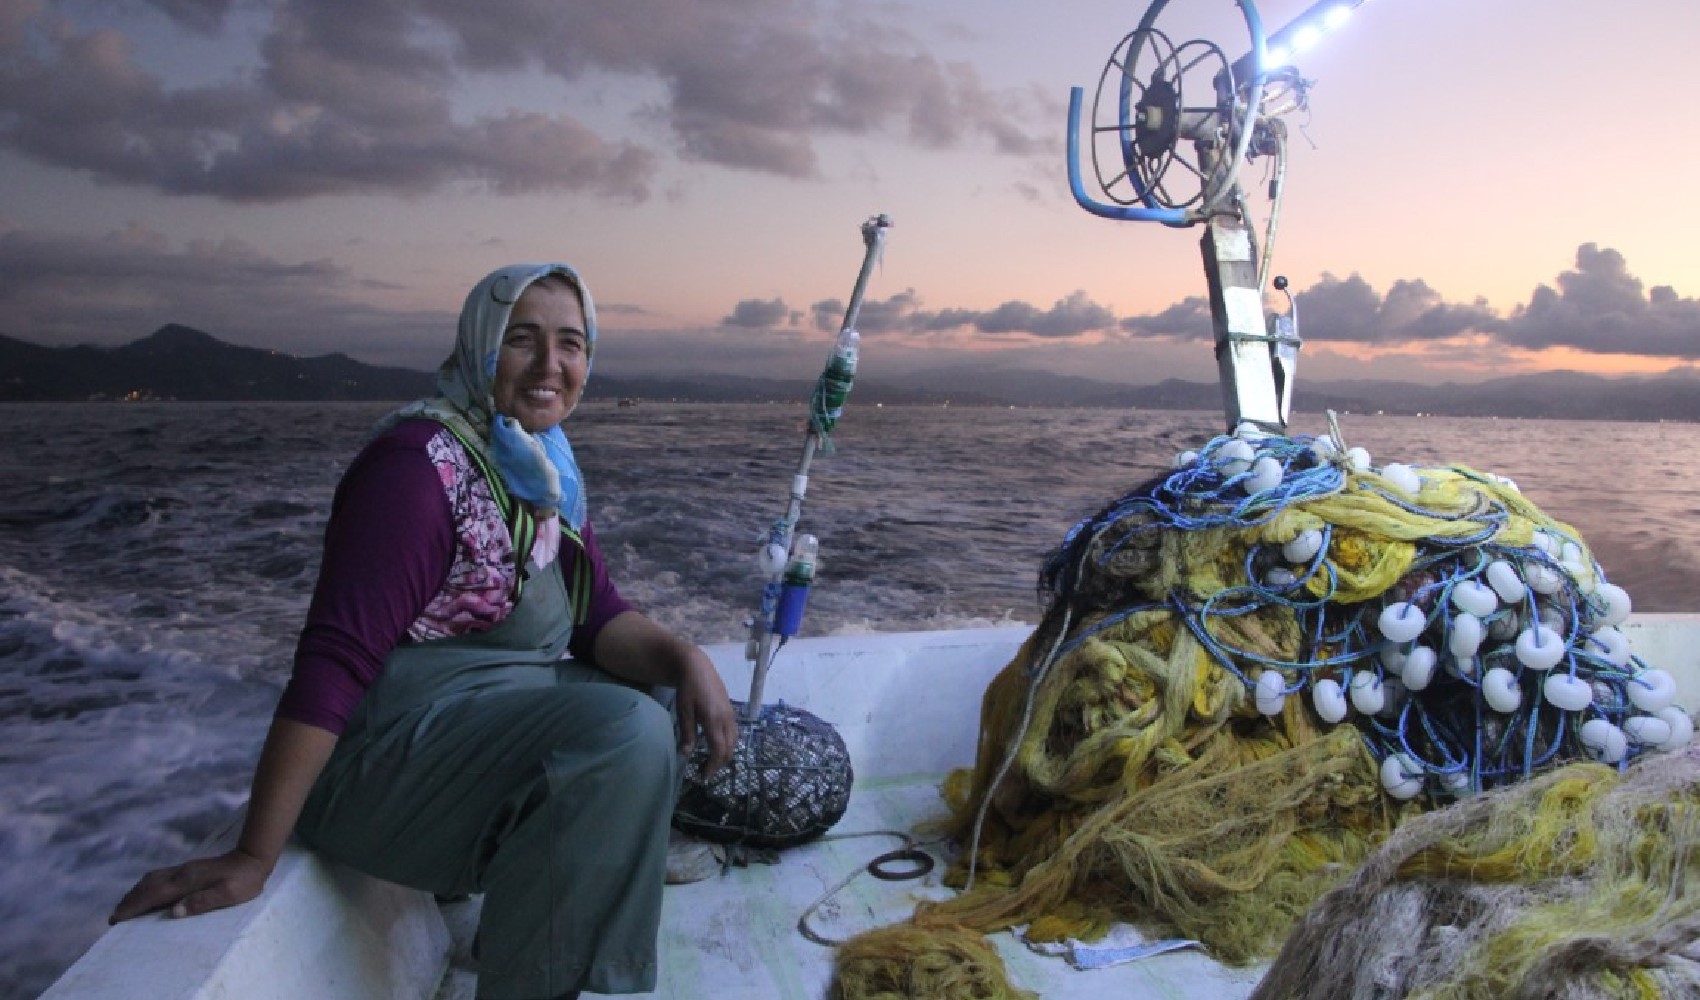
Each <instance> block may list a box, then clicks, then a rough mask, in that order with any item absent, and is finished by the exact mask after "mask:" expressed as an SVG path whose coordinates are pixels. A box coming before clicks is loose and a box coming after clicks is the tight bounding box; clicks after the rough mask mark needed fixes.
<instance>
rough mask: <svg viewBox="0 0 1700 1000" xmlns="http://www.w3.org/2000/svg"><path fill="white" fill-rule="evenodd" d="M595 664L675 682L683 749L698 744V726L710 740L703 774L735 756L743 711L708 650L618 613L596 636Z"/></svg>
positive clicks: (620, 673)
mask: <svg viewBox="0 0 1700 1000" xmlns="http://www.w3.org/2000/svg"><path fill="white" fill-rule="evenodd" d="M596 664H597V666H599V667H601V668H602V669H603V670H606V671H608V672H609V673H611V674H613V675H614V676H616V677H624V678H626V679H627V680H633V681H641V682H643V683H646V684H661V685H668V686H671V687H672V688H673V689H674V690H675V691H676V697H675V700H674V709H675V711H677V712H678V717H679V749H680V750H681V751H684V752H685V753H687V754H688V753H690V751H692V750H694V749H695V748H696V742H697V728H698V727H699V726H700V727H701V728H702V735H703V738H704V739H706V740H707V741H708V759H707V760H705V761H704V762H703V767H702V776H703V777H705V778H706V777H708V776H709V775H711V774H713V773H714V772H716V771H718V770H720V769H721V768H722V767H724V766H725V765H726V762H727V761H729V760H731V759H732V749H733V748H734V747H736V746H737V745H738V713H737V712H736V711H735V710H734V709H733V708H732V700H731V699H730V698H728V697H727V695H726V684H725V682H724V681H722V680H721V679H720V673H719V671H717V670H715V669H714V662H713V661H712V660H710V659H709V658H708V654H707V653H705V652H703V651H702V648H701V647H699V646H697V645H696V644H695V643H692V642H687V641H685V640H684V639H681V638H679V637H678V636H676V635H674V634H673V633H672V632H669V631H667V630H666V629H664V628H662V627H661V626H660V625H657V624H656V623H655V622H653V621H651V620H650V619H649V618H647V617H645V616H644V615H642V614H640V613H638V612H636V611H622V612H621V613H620V614H618V615H615V616H614V618H613V619H612V620H610V621H609V622H608V624H606V625H604V626H602V631H601V632H599V633H597V635H596Z"/></svg>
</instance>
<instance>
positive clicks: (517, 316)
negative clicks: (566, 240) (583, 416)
mask: <svg viewBox="0 0 1700 1000" xmlns="http://www.w3.org/2000/svg"><path fill="white" fill-rule="evenodd" d="M588 346H589V345H588V338H587V337H586V336H585V331H584V306H582V305H581V304H580V303H579V299H578V293H577V292H575V291H573V290H572V289H571V288H568V287H566V286H564V285H561V284H558V283H555V282H547V283H544V282H539V283H537V284H534V285H532V286H531V287H529V288H527V289H526V290H525V292H524V293H523V294H521V295H520V297H519V301H518V302H517V303H515V304H514V310H513V313H512V314H511V315H510V316H509V317H508V328H507V329H506V330H505V331H503V333H502V348H501V351H500V353H499V354H498V355H497V357H496V381H495V384H494V385H493V386H492V390H491V394H492V395H493V396H494V397H495V402H496V411H497V412H498V413H501V414H502V415H504V416H508V417H512V418H513V419H515V420H517V421H519V425H520V426H521V427H524V428H525V429H526V430H528V431H530V432H532V433H533V434H536V433H537V432H539V431H545V430H548V429H549V428H550V427H552V426H554V425H555V424H558V423H560V422H561V421H563V420H565V419H567V414H569V413H571V412H573V407H575V406H577V405H578V400H579V396H580V394H582V393H583V392H584V377H585V373H586V370H587V368H588V366H589V360H590V359H589V354H588V351H587V347H588Z"/></svg>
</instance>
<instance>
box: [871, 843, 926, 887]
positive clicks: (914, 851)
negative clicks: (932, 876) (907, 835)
mask: <svg viewBox="0 0 1700 1000" xmlns="http://www.w3.org/2000/svg"><path fill="white" fill-rule="evenodd" d="M899 861H907V862H909V863H910V864H912V865H914V867H913V868H898V869H893V868H891V867H889V866H890V865H892V864H895V863H897V862H899ZM932 870H933V856H932V855H931V854H928V853H927V852H926V851H923V850H921V849H920V848H919V847H910V848H905V849H903V850H897V851H888V852H886V853H885V854H882V855H880V856H879V857H877V858H875V859H874V860H872V861H870V862H868V874H869V875H872V876H873V877H874V878H882V879H885V880H886V881H887V882H902V881H904V880H905V879H912V878H920V877H921V876H923V875H925V874H927V873H928V872H930V871H932Z"/></svg>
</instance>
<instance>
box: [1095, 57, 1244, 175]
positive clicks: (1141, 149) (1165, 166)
mask: <svg viewBox="0 0 1700 1000" xmlns="http://www.w3.org/2000/svg"><path fill="white" fill-rule="evenodd" d="M1147 67H1149V74H1147V73H1146V72H1144V70H1145V69H1146V68H1147ZM1112 76H1114V77H1115V78H1116V82H1115V85H1114V90H1115V98H1114V110H1113V113H1108V112H1110V109H1109V108H1108V107H1107V104H1108V103H1109V102H1107V101H1106V100H1105V98H1106V96H1107V92H1108V91H1109V90H1110V88H1111V77H1112ZM1232 80H1233V75H1232V70H1231V68H1230V64H1229V61H1228V57H1227V54H1226V53H1224V52H1223V51H1222V48H1221V47H1220V46H1218V45H1216V44H1215V43H1214V42H1210V41H1206V40H1205V39H1201V38H1195V39H1192V40H1191V41H1187V42H1182V43H1181V44H1180V45H1176V44H1175V43H1174V42H1173V41H1172V40H1170V38H1169V36H1168V35H1167V34H1165V33H1163V32H1161V31H1158V30H1157V29H1155V28H1152V29H1148V30H1145V31H1138V30H1136V31H1132V32H1129V33H1128V35H1127V36H1126V37H1124V38H1123V39H1122V40H1121V42H1120V43H1118V44H1117V46H1116V49H1115V51H1114V52H1113V53H1112V54H1111V56H1110V59H1109V61H1108V62H1106V63H1105V64H1104V71H1103V73H1102V74H1100V76H1099V79H1098V90H1097V93H1096V94H1095V96H1094V98H1093V102H1092V167H1093V171H1094V173H1095V174H1096V175H1097V179H1098V185H1099V187H1100V188H1101V189H1102V190H1103V192H1104V195H1105V196H1106V197H1108V198H1109V199H1110V200H1111V201H1113V202H1115V203H1116V204H1119V205H1145V206H1147V207H1161V208H1169V209H1187V208H1192V207H1193V206H1195V205H1196V206H1202V205H1208V204H1215V203H1217V202H1219V201H1220V200H1222V198H1223V195H1224V193H1225V192H1226V191H1227V190H1228V189H1229V188H1230V187H1231V186H1232V184H1233V181H1234V174H1235V170H1234V161H1233V159H1232V156H1231V155H1230V154H1225V153H1224V152H1223V150H1225V149H1227V150H1231V145H1230V139H1231V133H1232V131H1233V127H1232V125H1231V124H1230V122H1231V119H1232V114H1233V97H1232V95H1233V89H1232ZM1201 85H1202V86H1203V87H1204V88H1207V90H1208V93H1209V98H1210V103H1208V104H1203V103H1196V102H1195V103H1189V100H1188V99H1189V96H1191V95H1195V94H1197V93H1198V91H1199V89H1200V86H1201ZM1107 135H1109V136H1113V137H1114V140H1115V141H1114V143H1113V146H1112V150H1113V151H1112V154H1111V155H1112V156H1113V157H1114V160H1115V161H1119V162H1116V163H1115V164H1114V165H1115V167H1116V169H1115V172H1114V173H1113V174H1110V173H1108V172H1107V171H1106V170H1105V166H1104V159H1105V156H1104V152H1105V149H1104V147H1105V145H1106V143H1103V142H1100V141H1099V140H1100V139H1101V138H1102V137H1105V136H1107ZM1183 143H1187V144H1190V145H1191V147H1192V150H1193V153H1192V155H1191V156H1189V155H1188V154H1187V153H1186V151H1185V147H1183V145H1182V144H1183ZM1176 164H1179V165H1180V166H1181V167H1182V168H1184V172H1183V171H1174V175H1175V176H1174V177H1171V176H1170V173H1171V168H1173V167H1174V166H1175V165H1176Z"/></svg>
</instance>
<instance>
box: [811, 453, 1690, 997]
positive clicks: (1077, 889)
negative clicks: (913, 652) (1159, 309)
mask: <svg viewBox="0 0 1700 1000" xmlns="http://www.w3.org/2000/svg"><path fill="white" fill-rule="evenodd" d="M1041 583H1042V587H1043V588H1044V589H1045V590H1046V591H1047V592H1048V593H1049V595H1050V603H1049V607H1048V610H1047V612H1046V614H1045V617H1044V619H1043V620H1042V622H1041V624H1040V626H1039V627H1038V629H1036V630H1035V632H1034V634H1033V636H1032V637H1030V638H1029V640H1028V642H1027V644H1026V645H1025V646H1024V647H1023V648H1022V650H1021V651H1020V653H1019V654H1018V655H1017V656H1016V658H1015V659H1014V661H1013V662H1011V663H1010V664H1009V665H1008V666H1007V667H1006V668H1005V669H1004V670H1003V671H1002V672H1001V673H1000V674H999V675H998V677H997V678H996V679H995V680H994V681H993V682H992V684H991V685H990V686H989V687H988V689H987V691H986V693H985V695H984V697H983V699H982V704H981V733H980V745H979V752H978V755H977V759H976V763H975V766H974V768H973V769H972V770H969V771H962V772H958V773H956V774H953V775H952V776H951V778H950V779H949V781H947V783H946V788H945V793H946V798H947V799H948V800H949V802H950V804H951V807H952V810H953V828H952V832H953V834H954V835H955V837H956V839H957V841H958V842H959V843H960V844H962V845H963V846H964V851H963V852H962V855H961V857H960V858H959V860H958V862H957V863H956V865H955V866H954V867H953V868H952V870H951V873H950V876H949V878H947V881H950V882H951V883H952V884H955V885H957V886H959V887H963V888H965V889H966V890H967V891H965V892H964V893H962V894H961V895H959V896H957V897H956V898H955V899H952V900H949V901H946V902H942V903H936V904H927V905H924V906H923V907H921V908H920V909H919V910H918V911H917V913H916V915H915V917H914V919H913V922H912V927H913V930H914V931H915V932H916V933H925V932H926V931H928V930H929V929H931V928H944V927H959V928H968V929H972V930H977V931H982V932H990V931H994V930H1000V929H1004V928H1008V927H1011V926H1015V925H1018V924H1025V925H1027V931H1026V933H1027V936H1028V937H1029V939H1032V940H1061V939H1064V938H1069V937H1073V938H1079V939H1083V940H1090V939H1092V938H1093V937H1094V936H1097V935H1099V934H1101V933H1102V932H1103V931H1104V930H1105V929H1106V928H1108V927H1109V926H1110V925H1111V924H1112V923H1114V922H1118V921H1127V922H1132V923H1136V924H1139V925H1142V926H1145V927H1147V928H1149V929H1153V930H1155V931H1157V932H1159V933H1164V934H1174V935H1177V936H1182V937H1188V938H1192V939H1195V940H1199V941H1202V942H1203V943H1204V944H1205V945H1206V946H1207V947H1208V948H1209V949H1210V952H1211V953H1212V954H1213V955H1214V956H1215V957H1216V958H1218V959H1221V960H1223V961H1227V962H1230V963H1243V962H1248V961H1251V960H1254V959H1257V958H1259V957H1262V956H1267V955H1269V954H1271V953H1272V952H1273V951H1274V950H1275V949H1276V948H1278V947H1279V946H1280V944H1281V942H1282V941H1283V940H1284V939H1285V938H1286V935H1287V933H1288V931H1289V930H1290V929H1291V927H1292V926H1293V924H1294V922H1295V921H1296V920H1297V919H1298V918H1299V916H1300V915H1302V914H1303V913H1304V912H1305V910H1306V909H1307V908H1308V907H1309V906H1310V904H1311V903H1312V902H1314V901H1315V900H1316V899H1317V897H1318V896H1320V895H1321V894H1322V893H1323V892H1325V891H1327V890H1328V889H1329V888H1331V887H1332V886H1333V885H1335V884H1337V883H1338V882H1339V881H1341V880H1342V879H1344V878H1346V877H1347V876H1349V875H1350V873H1351V872H1352V871H1353V870H1354V869H1356V868H1357V866H1358V865H1359V864H1361V863H1362V862H1363V861H1364V860H1365V859H1366V858H1367V857H1368V856H1369V855H1370V853H1371V851H1372V850H1373V849H1374V847H1375V846H1376V845H1377V844H1379V843H1381V842H1383V841H1385V840H1386V839H1387V838H1388V836H1389V835H1390V834H1391V833H1392V832H1393V830H1394V829H1395V828H1396V827H1398V826H1399V825H1400V824H1401V823H1403V822H1404V821H1406V820H1409V819H1410V818H1411V817H1413V816H1416V815H1419V814H1421V813H1423V812H1425V811H1427V810H1429V809H1432V808H1434V807H1437V806H1442V805H1445V804H1447V803H1450V802H1454V801H1457V800H1459V799H1469V798H1470V797H1472V796H1474V795H1476V794H1478V793H1480V792H1481V791H1482V790H1484V789H1490V788H1493V787H1496V786H1501V785H1507V784H1513V783H1517V782H1522V781H1525V780H1527V779H1528V778H1529V777H1530V776H1532V775H1534V774H1536V773H1538V772H1540V771H1543V770H1550V769H1552V768H1556V767H1559V766H1561V765H1564V764H1566V763H1568V762H1571V761H1576V760H1581V759H1588V758H1594V759H1601V760H1607V761H1609V762H1612V763H1618V764H1627V763H1629V762H1632V761H1635V760H1637V759H1639V758H1641V757H1643V756H1646V755H1648V754H1650V753H1652V752H1653V751H1656V750H1660V749H1665V750H1670V749H1676V748H1679V747H1681V746H1683V745H1685V744H1686V742H1687V740H1688V738H1689V734H1691V733H1692V723H1691V721H1690V720H1689V719H1688V717H1687V716H1686V715H1684V714H1682V712H1681V710H1680V709H1678V708H1676V707H1675V706H1672V705H1670V697H1671V695H1672V693H1673V687H1674V682H1673V681H1671V679H1670V677H1669V675H1668V674H1665V673H1664V672H1663V671H1657V670H1653V669H1649V668H1648V667H1647V666H1646V665H1645V664H1643V663H1642V662H1641V661H1640V660H1638V659H1636V658H1634V657H1633V656H1632V655H1631V654H1630V653H1629V651H1628V641H1627V639H1625V638H1624V636H1623V634H1622V633H1621V632H1620V631H1619V630H1618V629H1617V627H1616V626H1617V624H1618V623H1619V622H1621V621H1622V619H1623V618H1624V617H1626V616H1627V614H1628V611H1629V607H1628V598H1627V595H1625V594H1623V593H1622V591H1621V590H1620V589H1618V588H1616V587H1615V586H1614V585H1611V584H1609V582H1608V581H1607V580H1606V577H1605V574H1604V572H1603V571H1602V570H1601V569H1600V567H1599V566H1598V565H1597V564H1596V563H1595V562H1594V561H1593V559H1592V557H1591V555H1590V554H1589V553H1588V550H1587V548H1586V546H1585V545H1584V543H1583V542H1582V540H1581V538H1580V537H1579V536H1578V535H1577V533H1576V532H1575V531H1574V530H1573V529H1571V528H1570V527H1569V526H1567V525H1564V524H1562V523H1560V522H1558V521H1555V520H1553V519H1552V518H1550V517H1548V516H1547V515H1545V514H1544V513H1542V512H1541V511H1540V510H1539V509H1538V508H1537V507H1535V505H1533V504H1532V503H1530V502H1529V501H1528V500H1527V499H1525V498H1524V497H1523V496H1522V494H1521V493H1520V492H1519V491H1518V490H1517V488H1516V486H1515V484H1512V483H1511V482H1510V481H1508V480H1505V479H1502V478H1500V477H1496V476H1492V475H1488V474H1484V473H1480V472H1477V471H1475V470H1471V469H1468V468H1464V467H1462V466H1451V467H1445V468H1421V469H1417V468H1412V467H1409V466H1404V465H1399V464H1396V463H1395V464H1389V465H1386V466H1383V467H1381V468H1379V469H1378V468H1372V467H1371V465H1370V462H1369V458H1368V456H1367V454H1362V453H1361V452H1359V451H1358V450H1356V449H1352V450H1347V449H1343V448H1341V447H1340V446H1338V445H1337V444H1335V439H1329V438H1320V439H1313V438H1263V439H1260V440H1256V441H1244V440H1239V439H1236V438H1231V437H1225V438H1217V439H1215V440H1213V441H1211V442H1210V443H1209V444H1208V445H1207V446H1206V447H1205V448H1204V449H1202V450H1201V452H1199V453H1197V454H1189V455H1186V456H1183V459H1182V460H1181V461H1180V462H1179V463H1178V467H1177V468H1176V469H1175V470H1174V471H1173V472H1171V473H1169V474H1165V475H1163V476H1160V477H1157V478H1155V479H1153V480H1151V481H1149V482H1147V483H1145V484H1142V485H1141V486H1139V487H1138V488H1136V489H1134V490H1133V491H1131V492H1130V493H1128V494H1127V495H1125V496H1123V497H1121V498H1119V499H1118V500H1116V501H1115V502H1114V503H1111V504H1109V505H1108V506H1106V507H1105V508H1104V509H1103V510H1102V511H1100V512H1099V513H1098V514H1096V515H1094V516H1093V517H1090V518H1087V519H1086V520H1084V521H1082V522H1081V523H1080V524H1078V525H1076V526H1075V528H1074V529H1073V530H1072V531H1070V532H1069V534H1068V536H1067V537H1066V538H1065V539H1064V542H1063V544H1062V545H1061V546H1060V547H1059V548H1058V550H1057V551H1056V552H1055V553H1054V554H1053V555H1052V556H1051V558H1050V559H1049V560H1048V561H1047V563H1046V565H1045V567H1044V570H1043V572H1042V574H1041ZM1578 694H1580V695H1581V696H1582V697H1581V698H1580V699H1579V700H1578V698H1577V695H1578ZM844 972H845V967H844V965H843V963H842V962H841V965H840V975H841V976H842V975H843V973H844Z"/></svg>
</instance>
